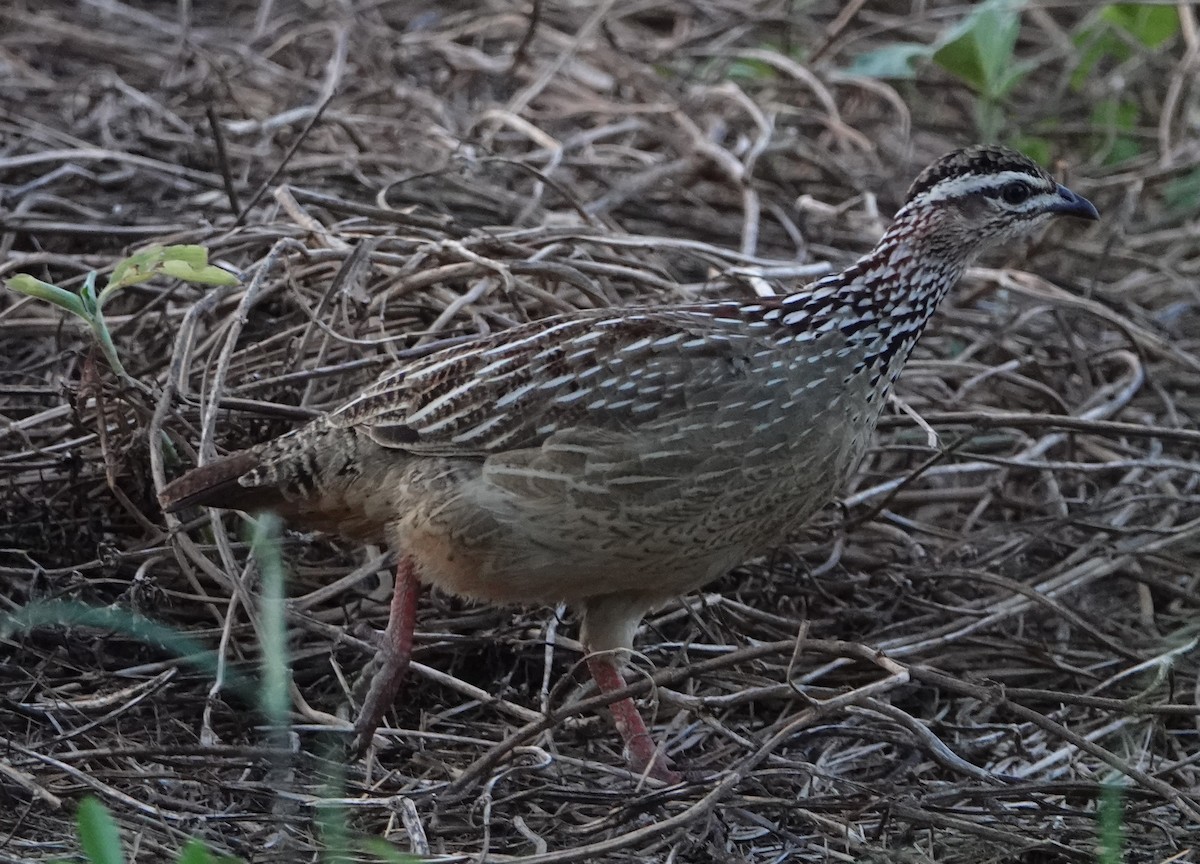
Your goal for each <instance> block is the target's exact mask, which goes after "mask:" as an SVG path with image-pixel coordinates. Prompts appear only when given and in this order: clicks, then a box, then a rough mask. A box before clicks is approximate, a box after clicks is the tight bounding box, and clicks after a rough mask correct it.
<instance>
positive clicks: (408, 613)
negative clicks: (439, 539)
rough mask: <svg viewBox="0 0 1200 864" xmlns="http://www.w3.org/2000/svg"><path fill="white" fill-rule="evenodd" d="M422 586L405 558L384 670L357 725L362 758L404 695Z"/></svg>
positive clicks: (383, 645)
mask: <svg viewBox="0 0 1200 864" xmlns="http://www.w3.org/2000/svg"><path fill="white" fill-rule="evenodd" d="M420 593H421V582H420V580H419V579H417V575H416V573H414V572H413V562H412V559H411V558H409V557H407V556H405V557H404V558H401V559H400V563H399V564H397V565H396V586H395V590H394V591H393V592H392V611H391V614H390V615H389V617H388V623H387V629H386V630H384V631H383V638H382V639H381V640H380V643H379V654H380V657H379V659H380V661H381V662H380V666H379V668H378V669H377V670H376V671H375V674H374V676H373V677H372V678H371V686H370V687H369V688H368V689H367V695H366V697H365V698H364V699H363V705H362V710H361V711H360V712H359V714H358V720H356V721H355V723H354V732H355V735H354V742H353V743H352V744H351V745H350V747H351V750H352V751H353V752H354V753H358V754H361V753H363V751H365V750H366V749H367V747H368V746H369V745H370V743H371V736H372V735H374V734H375V730H376V729H377V728H378V727H379V724H380V722H382V720H383V715H384V712H386V711H387V710H388V708H390V707H391V705H392V702H393V701H395V699H396V694H397V693H398V692H399V691H400V684H401V682H402V681H403V680H404V675H405V673H406V672H408V661H409V660H410V659H412V644H413V629H414V628H415V627H416V624H417V597H418V596H420Z"/></svg>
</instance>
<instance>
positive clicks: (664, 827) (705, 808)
mask: <svg viewBox="0 0 1200 864" xmlns="http://www.w3.org/2000/svg"><path fill="white" fill-rule="evenodd" d="M807 644H808V646H809V647H811V646H813V645H816V644H818V640H811V641H809V642H808V643H807ZM790 649H791V641H790V640H789V641H788V642H787V650H790ZM873 660H874V661H875V662H876V663H878V664H879V665H880V666H882V667H884V668H885V669H888V670H889V671H890V672H891V674H890V675H889V676H888V677H887V678H883V679H880V680H879V681H875V682H873V683H871V684H866V685H864V686H862V687H859V688H857V689H855V690H851V691H850V692H848V693H842V694H839V695H837V696H833V697H831V698H829V699H827V700H825V701H824V702H821V703H819V704H817V705H815V706H814V707H812V708H809V709H807V710H805V711H803V712H801V713H800V714H799V715H797V716H796V718H795V719H794V720H792V721H791V722H789V723H788V724H787V725H785V726H784V727H783V728H781V729H780V730H779V731H778V732H776V733H775V734H774V735H772V736H771V737H770V738H769V739H767V741H766V742H764V743H763V744H762V746H761V747H759V749H758V750H756V751H755V752H753V753H751V754H750V755H748V756H746V757H745V758H744V759H743V760H742V761H741V763H740V764H739V765H738V766H737V767H736V768H734V769H733V770H731V771H729V772H728V773H727V774H725V776H724V777H722V778H721V781H720V782H719V783H718V784H717V785H716V787H715V788H714V789H713V790H712V791H711V792H709V793H708V794H707V795H705V796H704V797H703V798H701V799H700V800H699V801H697V802H696V803H695V804H693V805H691V806H690V807H688V808H687V809H686V810H684V811H683V812H681V813H679V814H677V815H675V816H672V817H670V818H669V819H663V820H660V821H657V822H653V823H651V824H649V825H647V826H645V827H644V828H639V829H637V830H636V831H630V832H628V833H626V834H621V835H619V836H617V837H613V838H611V839H609V840H602V841H600V842H599V843H591V844H588V845H587V846H580V847H577V848H574V849H563V850H560V851H558V852H550V853H547V854H545V855H526V856H520V857H515V858H507V859H505V860H506V861H507V862H509V864H568V862H574V861H593V860H598V856H601V855H604V854H607V853H610V852H615V851H617V850H619V849H625V848H628V847H630V846H633V845H634V844H637V843H641V842H642V841H644V840H653V839H656V838H661V837H662V836H663V835H665V834H667V833H668V832H670V831H673V830H675V829H677V828H683V827H684V826H686V825H688V824H690V823H692V822H695V821H697V820H700V819H703V818H704V817H706V816H707V815H708V814H709V813H711V812H712V811H713V809H714V808H715V807H716V806H717V804H718V803H720V802H721V800H722V799H723V798H725V796H726V795H728V794H729V792H731V791H732V790H733V788H734V787H735V786H737V785H738V784H739V783H741V782H742V781H743V780H744V779H745V778H746V777H747V775H749V774H750V772H751V771H753V770H754V769H755V768H757V767H758V766H759V765H760V764H762V763H763V762H764V761H765V760H766V758H767V757H768V756H770V755H771V754H772V753H773V752H774V751H775V750H777V749H778V748H779V747H780V746H781V745H782V744H783V743H784V742H786V741H787V740H788V739H789V738H791V737H792V735H794V734H796V733H797V732H799V731H800V730H801V729H803V728H804V727H806V726H810V725H812V723H814V722H815V721H817V720H819V719H821V718H822V717H824V716H826V715H827V714H831V713H833V712H834V711H837V710H839V709H841V708H844V707H846V706H848V705H853V704H856V703H857V702H859V701H860V700H862V699H866V698H870V697H872V696H874V695H875V694H877V693H882V692H886V691H888V690H891V689H893V688H895V687H897V686H900V685H902V684H905V683H907V681H908V680H909V676H908V674H907V672H906V670H905V669H904V668H903V667H902V666H900V665H899V664H896V663H893V662H892V661H890V660H888V659H887V658H886V657H883V656H882V655H876V656H875V657H874V658H873ZM629 689H630V688H626V690H629ZM624 693H625V691H619V693H618V692H614V693H611V694H608V695H607V697H606V699H605V701H613V699H614V698H623V696H622V695H621V694H624ZM587 701H589V702H593V701H595V702H600V700H587ZM579 704H580V705H582V704H584V703H582V702H581V703H579ZM476 764H478V763H476ZM472 767H474V766H472ZM469 770H470V769H468V771H469ZM464 776H465V775H464Z"/></svg>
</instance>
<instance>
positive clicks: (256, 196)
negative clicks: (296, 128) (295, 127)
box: [233, 95, 333, 225]
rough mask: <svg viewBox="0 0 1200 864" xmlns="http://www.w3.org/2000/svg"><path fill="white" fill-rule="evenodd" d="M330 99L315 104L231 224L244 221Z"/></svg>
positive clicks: (281, 170) (318, 119)
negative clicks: (277, 160) (268, 173)
mask: <svg viewBox="0 0 1200 864" xmlns="http://www.w3.org/2000/svg"><path fill="white" fill-rule="evenodd" d="M331 101H333V96H332V95H330V96H329V97H328V98H326V99H324V100H323V101H322V102H321V104H320V105H318V106H317V110H316V111H314V112H313V115H312V116H311V117H309V118H308V122H307V123H305V124H304V128H303V129H301V130H300V134H299V135H297V136H296V140H295V141H293V142H292V146H291V147H289V148H288V151H287V152H286V153H284V154H283V158H282V159H280V160H279V164H278V165H276V166H275V170H274V171H272V172H271V176H270V177H268V178H267V179H266V180H264V181H263V182H262V185H261V186H259V187H258V189H257V190H255V192H254V194H253V195H252V196H251V197H250V200H249V201H247V202H246V206H245V207H244V208H242V210H240V211H239V212H238V214H237V218H236V219H235V220H234V222H233V224H235V225H242V224H244V223H245V221H246V215H247V214H248V213H249V212H250V211H251V210H252V209H254V205H255V204H257V203H258V202H259V199H261V198H262V196H263V195H265V194H266V192H267V190H268V189H270V188H271V184H272V183H274V182H275V181H276V179H278V177H279V175H280V174H282V173H283V169H284V168H286V167H287V164H288V162H290V161H291V160H292V157H293V156H295V155H296V151H297V150H299V149H300V145H301V144H303V143H304V142H305V140H307V138H308V136H309V134H310V133H311V132H312V130H313V127H314V126H316V125H317V123H318V122H319V121H320V119H321V115H322V114H324V113H325V109H326V108H328V107H329V103H330V102H331Z"/></svg>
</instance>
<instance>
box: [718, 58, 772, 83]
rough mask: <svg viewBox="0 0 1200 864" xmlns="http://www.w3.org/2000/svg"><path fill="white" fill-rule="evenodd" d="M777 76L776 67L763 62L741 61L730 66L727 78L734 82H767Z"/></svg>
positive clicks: (735, 61)
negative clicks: (738, 80) (740, 80)
mask: <svg viewBox="0 0 1200 864" xmlns="http://www.w3.org/2000/svg"><path fill="white" fill-rule="evenodd" d="M776 74H777V72H776V70H775V67H774V66H772V65H771V64H770V63H764V62H763V61H762V60H754V59H739V60H734V61H733V62H732V63H731V64H729V71H728V72H727V73H726V77H727V78H730V79H733V80H737V79H742V80H750V81H766V80H770V79H771V78H774V77H775V76H776Z"/></svg>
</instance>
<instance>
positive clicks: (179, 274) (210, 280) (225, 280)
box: [159, 260, 238, 285]
mask: <svg viewBox="0 0 1200 864" xmlns="http://www.w3.org/2000/svg"><path fill="white" fill-rule="evenodd" d="M159 269H160V270H162V272H163V273H165V274H166V275H168V276H174V277H175V278H176V279H181V280H183V281H184V282H195V283H198V284H200V285H236V284H238V278H237V277H236V276H234V275H233V274H232V273H230V272H229V271H228V270H222V269H221V268H220V267H213V266H211V265H204V266H201V267H194V266H193V265H191V264H189V263H188V262H186V261H175V260H171V261H163V262H162V264H161V265H160V267H159Z"/></svg>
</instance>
